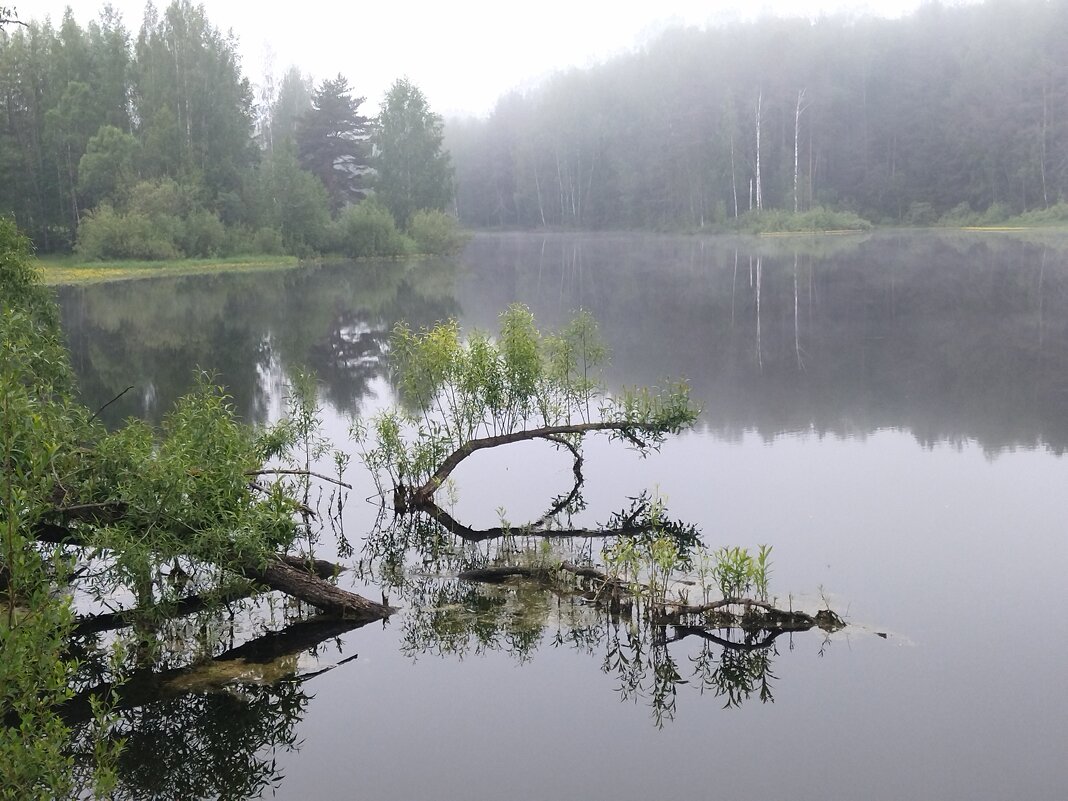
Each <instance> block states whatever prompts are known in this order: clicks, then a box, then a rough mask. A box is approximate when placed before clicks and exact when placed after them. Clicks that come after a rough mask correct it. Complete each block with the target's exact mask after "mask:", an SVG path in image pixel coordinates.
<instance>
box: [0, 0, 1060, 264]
mask: <svg viewBox="0 0 1068 801" xmlns="http://www.w3.org/2000/svg"><path fill="white" fill-rule="evenodd" d="M1065 53H1068V6H1066V4H1065V3H1063V2H1046V1H1045V0H990V1H989V2H986V3H982V4H975V5H965V6H945V5H942V4H940V3H929V4H925V5H924V6H922V7H921V8H920V9H919V10H918V11H916V12H915V13H914V14H912V15H911V16H908V17H904V18H902V19H897V20H888V19H882V18H876V17H847V16H836V17H824V18H820V19H819V20H816V21H810V20H807V19H801V18H795V19H774V18H765V19H762V20H760V21H758V22H754V23H730V24H725V25H721V26H718V27H717V26H710V27H707V28H705V29H697V28H674V29H670V30H668V31H666V32H665V33H663V34H661V35H660V36H659V37H658V38H656V39H653V40H651V41H650V42H648V43H647V44H646V45H644V46H643V47H641V48H640V49H637V50H634V51H631V52H627V53H624V54H621V55H619V56H617V57H615V58H613V59H610V60H608V61H606V62H604V63H601V64H599V65H596V66H592V67H589V68H584V69H571V70H569V71H562V72H558V73H556V74H555V75H553V76H552V77H550V78H548V79H546V80H544V81H542V82H541V83H539V84H538V85H536V86H535V88H533V89H529V90H526V91H515V92H513V93H511V94H509V95H506V96H504V97H502V98H501V99H500V100H499V101H498V103H497V105H496V107H495V109H494V110H493V111H492V113H490V114H489V116H488V117H487V118H484V119H454V120H450V121H449V123H448V126H447V127H446V125H445V122H444V120H443V119H442V118H441V117H440V115H438V114H436V113H434V112H433V111H432V110H431V107H430V104H429V101H428V99H427V98H426V96H425V95H424V94H423V93H422V91H421V90H420V89H419V88H418V87H417V86H415V85H413V84H412V83H411V82H410V81H408V80H407V79H399V80H398V81H396V82H395V84H394V85H393V87H392V88H391V89H390V91H389V92H388V94H387V96H386V99H385V101H384V103H383V107H382V109H381V110H380V111H379V114H378V115H377V116H371V114H370V113H369V112H368V111H367V110H366V109H364V108H363V103H364V98H362V97H360V96H358V94H357V92H356V89H355V88H354V85H353V84H351V83H350V81H349V79H348V78H347V77H346V76H343V75H337V76H335V77H333V78H326V79H324V80H321V81H319V82H314V81H313V80H312V78H311V77H310V76H308V75H306V74H304V73H303V72H302V71H301V70H300V69H299V68H298V67H291V68H290V69H289V70H288V71H287V72H285V73H284V74H283V75H281V76H275V75H265V76H259V77H258V79H257V80H256V82H255V83H254V82H253V80H252V79H250V78H249V76H247V75H245V74H244V73H243V71H242V66H241V63H240V59H239V56H238V41H237V39H236V38H235V37H234V35H233V34H224V33H222V32H221V31H219V30H218V29H217V28H215V27H214V26H213V25H212V23H211V22H210V20H209V19H208V16H207V12H206V10H205V8H204V6H202V5H195V4H193V3H192V2H190V0H174V2H172V3H171V4H170V5H169V6H168V7H167V8H166V9H164V10H162V11H161V10H157V9H156V8H155V7H154V6H152V5H151V4H149V5H148V7H147V8H146V13H145V16H144V19H143V22H142V24H141V25H140V28H139V29H138V30H137V31H136V32H133V31H130V30H128V29H127V28H126V27H125V23H124V21H123V20H122V19H121V17H120V16H119V15H118V14H117V13H116V12H114V11H113V10H112V9H111V7H110V6H105V7H104V8H103V10H102V11H101V13H100V15H99V18H98V19H97V20H96V21H94V22H91V23H89V24H88V26H86V27H84V28H83V27H81V26H80V25H79V24H78V22H77V21H76V20H75V19H74V17H73V15H72V14H71V13H70V12H68V13H67V14H66V15H65V16H64V18H63V19H62V20H61V21H60V22H59V23H58V24H53V22H51V21H50V20H47V19H46V20H44V21H38V20H28V21H27V22H26V23H20V22H9V23H8V24H6V25H4V26H0V93H2V99H3V103H2V106H0V213H4V214H9V215H12V216H13V217H14V219H15V221H16V222H17V224H18V226H19V228H20V229H21V230H23V231H25V232H26V233H27V234H28V235H29V236H30V237H31V239H32V241H33V243H34V246H35V247H36V248H37V250H38V252H42V253H53V252H54V253H66V252H71V251H76V252H77V253H78V254H79V255H80V256H82V257H85V258H90V259H92V258H101V259H122V258H138V259H165V258H176V257H181V256H200V257H217V256H228V255H234V254H240V253H257V254H276V253H289V254H295V255H298V256H306V255H313V254H317V253H326V252H329V253H338V254H341V255H348V256H361V255H387V256H388V255H403V254H405V253H411V252H416V251H420V252H444V251H448V250H450V249H454V248H456V247H458V246H459V245H460V244H461V242H462V239H461V238H460V237H458V235H457V233H456V222H457V221H458V222H459V224H461V225H462V226H464V227H467V228H481V227H495V228H502V227H506V228H574V229H655V230H676V231H678V230H705V231H715V230H724V229H734V230H743V231H744V230H768V229H779V230H784V229H787V228H789V227H790V226H791V225H792V223H791V221H790V215H793V217H794V218H797V217H799V216H800V217H801V218H803V221H802V227H811V228H817V227H819V228H831V227H849V228H856V227H866V225H867V222H866V221H871V222H874V223H876V224H883V225H919V226H925V225H933V224H949V225H996V224H999V223H1003V222H1005V221H1006V220H1008V219H1010V218H1014V217H1019V216H1020V215H1024V217H1023V222H1025V223H1044V222H1061V221H1063V220H1064V219H1068V208H1066V207H1065V205H1064V201H1065V195H1066V190H1068V80H1066V77H1068V57H1066V56H1065V55H1064V54H1065ZM806 215H807V216H806ZM761 219H763V222H760V220H761ZM793 224H796V220H795V221H794V223H793Z"/></svg>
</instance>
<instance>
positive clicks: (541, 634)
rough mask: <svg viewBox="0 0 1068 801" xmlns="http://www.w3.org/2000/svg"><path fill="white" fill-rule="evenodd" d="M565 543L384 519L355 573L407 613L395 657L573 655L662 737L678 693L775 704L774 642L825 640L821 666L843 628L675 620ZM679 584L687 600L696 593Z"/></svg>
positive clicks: (731, 702)
mask: <svg viewBox="0 0 1068 801" xmlns="http://www.w3.org/2000/svg"><path fill="white" fill-rule="evenodd" d="M615 533H616V534H618V533H619V532H618V530H617V531H616V532H615ZM686 533H687V534H688V533H689V532H686ZM564 536H565V538H568V543H567V544H566V545H565V544H562V543H561V540H560V539H559V538H557V537H554V536H553V535H552V533H549V534H548V535H545V536H535V535H532V534H529V533H524V532H522V531H521V530H518V529H516V530H513V531H512V532H511V533H508V532H504V533H500V532H498V533H496V534H495V535H494V536H493V537H492V538H490V537H479V538H476V539H473V540H472V539H470V538H467V537H465V536H463V534H462V533H461V534H460V535H456V534H453V533H452V532H451V531H449V530H448V528H447V527H446V526H443V525H441V523H440V521H437V520H435V519H434V518H433V517H431V516H424V515H413V516H409V517H403V518H392V519H390V520H388V521H386V520H385V519H380V524H379V525H378V526H376V527H375V529H374V530H373V531H372V532H371V534H370V536H369V538H368V547H367V548H366V549H365V551H364V554H365V558H364V559H363V560H361V562H360V566H359V569H360V572H361V575H362V577H363V578H364V579H370V580H372V581H374V582H376V583H379V584H383V585H385V586H386V587H387V588H388V591H389V593H390V600H391V602H392V603H398V602H399V603H400V604H401V605H402V606H403V607H404V608H405V610H406V611H405V614H404V615H403V616H402V617H401V619H400V626H401V632H400V643H401V644H400V648H401V651H402V652H403V653H404V654H406V655H407V656H408V657H409V658H411V659H412V660H416V661H417V660H419V659H422V658H424V657H426V656H434V657H438V658H448V659H457V660H461V661H462V660H464V659H466V658H469V657H472V656H484V655H486V654H487V653H490V652H501V653H504V654H507V655H508V656H509V657H511V658H512V659H514V660H515V661H516V662H518V663H520V664H523V663H527V662H529V661H531V660H533V658H534V656H535V654H536V652H537V651H538V650H539V649H541V648H558V649H559V648H563V649H569V650H573V651H575V652H577V653H580V654H583V655H586V656H588V657H590V658H592V659H595V660H597V661H598V662H599V663H600V665H601V672H602V673H604V674H605V675H606V676H608V677H609V678H610V679H611V680H612V684H613V685H614V687H615V690H616V692H617V693H618V694H619V696H620V698H621V700H624V701H630V702H635V703H643V704H646V705H648V707H649V709H650V712H651V716H652V720H653V722H654V723H655V725H656V726H658V727H663V726H664V725H665V724H667V723H669V722H670V721H672V720H673V719H674V717H675V714H676V704H677V700H678V694H679V688H680V687H681V686H684V685H690V686H691V687H692V688H694V689H695V690H696V691H697V692H698V693H700V694H701V695H705V694H710V695H712V696H713V697H714V698H717V699H720V700H721V701H722V705H723V706H724V707H736V706H740V705H741V704H742V703H743V702H745V701H748V700H750V699H756V700H759V701H760V702H761V703H770V702H773V701H774V694H773V691H772V685H773V683H774V682H775V681H776V680H777V679H778V677H777V676H776V675H775V673H774V671H773V667H774V662H775V658H776V657H777V656H778V653H779V652H778V642H779V640H780V638H781V637H784V636H785V637H787V638H788V639H789V642H790V648H791V649H793V648H794V646H795V643H794V639H793V638H794V636H795V635H798V636H799V637H800V636H801V635H803V633H804V632H805V631H808V630H809V629H812V628H823V629H824V630H823V631H822V632H815V633H812V634H810V635H808V637H810V638H813V639H810V640H809V642H810V644H811V645H812V647H814V648H818V649H819V651H820V653H821V654H822V651H823V649H824V648H826V647H827V646H828V645H829V643H830V642H831V640H830V639H829V636H830V633H831V632H833V631H834V630H837V629H838V628H839V627H840V621H839V620H837V619H836V618H833V616H829V617H828V618H827V621H826V622H824V621H823V618H819V617H818V619H819V621H820V622H818V623H817V622H816V621H815V620H813V619H811V618H809V619H807V620H797V621H795V622H793V623H791V622H790V621H785V620H778V621H774V622H769V621H770V618H760V619H758V618H757V617H756V616H752V617H750V618H744V617H743V618H742V622H741V623H739V622H738V620H737V619H733V618H732V619H727V618H723V617H717V616H716V615H714V614H711V615H704V616H703V615H701V614H683V613H682V612H681V611H680V612H678V613H674V614H672V613H670V611H669V609H668V608H665V607H663V606H661V605H659V604H658V603H654V602H653V601H651V600H650V598H649V597H647V596H644V595H642V594H641V593H640V592H639V593H638V594H636V595H631V594H629V593H620V592H618V591H615V588H613V587H612V586H611V585H610V582H609V581H607V580H606V577H605V575H604V574H603V573H601V572H600V571H599V570H598V569H595V568H593V567H591V565H592V564H593V563H594V561H595V553H594V551H595V549H596V551H597V552H598V554H599V551H600V546H595V545H594V540H593V539H589V538H587V539H584V540H578V541H571V540H570V539H569V538H570V537H571V536H572V534H571V533H570V532H565V535H564ZM683 584H684V585H686V586H683V585H680V586H679V587H677V588H676V589H680V588H681V593H682V596H683V597H685V596H686V594H688V593H689V591H690V589H694V585H695V582H693V581H685V582H683ZM694 591H697V590H696V589H695V590H694ZM706 595H707V592H706ZM670 606H674V605H673V604H669V607H670Z"/></svg>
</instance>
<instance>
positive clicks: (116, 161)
mask: <svg viewBox="0 0 1068 801" xmlns="http://www.w3.org/2000/svg"><path fill="white" fill-rule="evenodd" d="M139 151H140V143H139V142H138V141H137V139H136V138H134V137H133V136H132V135H131V134H128V133H125V132H123V131H121V130H119V129H118V128H116V127H115V126H113V125H105V126H102V127H101V128H100V130H99V131H97V132H96V134H95V135H94V136H93V137H92V138H91V139H90V140H89V142H88V143H87V144H86V148H85V154H84V155H83V156H82V158H81V161H79V162H78V191H79V192H80V193H81V195H82V200H83V202H87V203H88V204H89V205H91V206H95V205H97V204H99V203H102V202H107V203H111V204H112V205H121V204H122V203H124V202H125V200H126V193H127V192H128V191H129V188H130V185H131V184H132V182H133V176H134V165H135V163H136V161H137V158H138V155H139Z"/></svg>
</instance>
